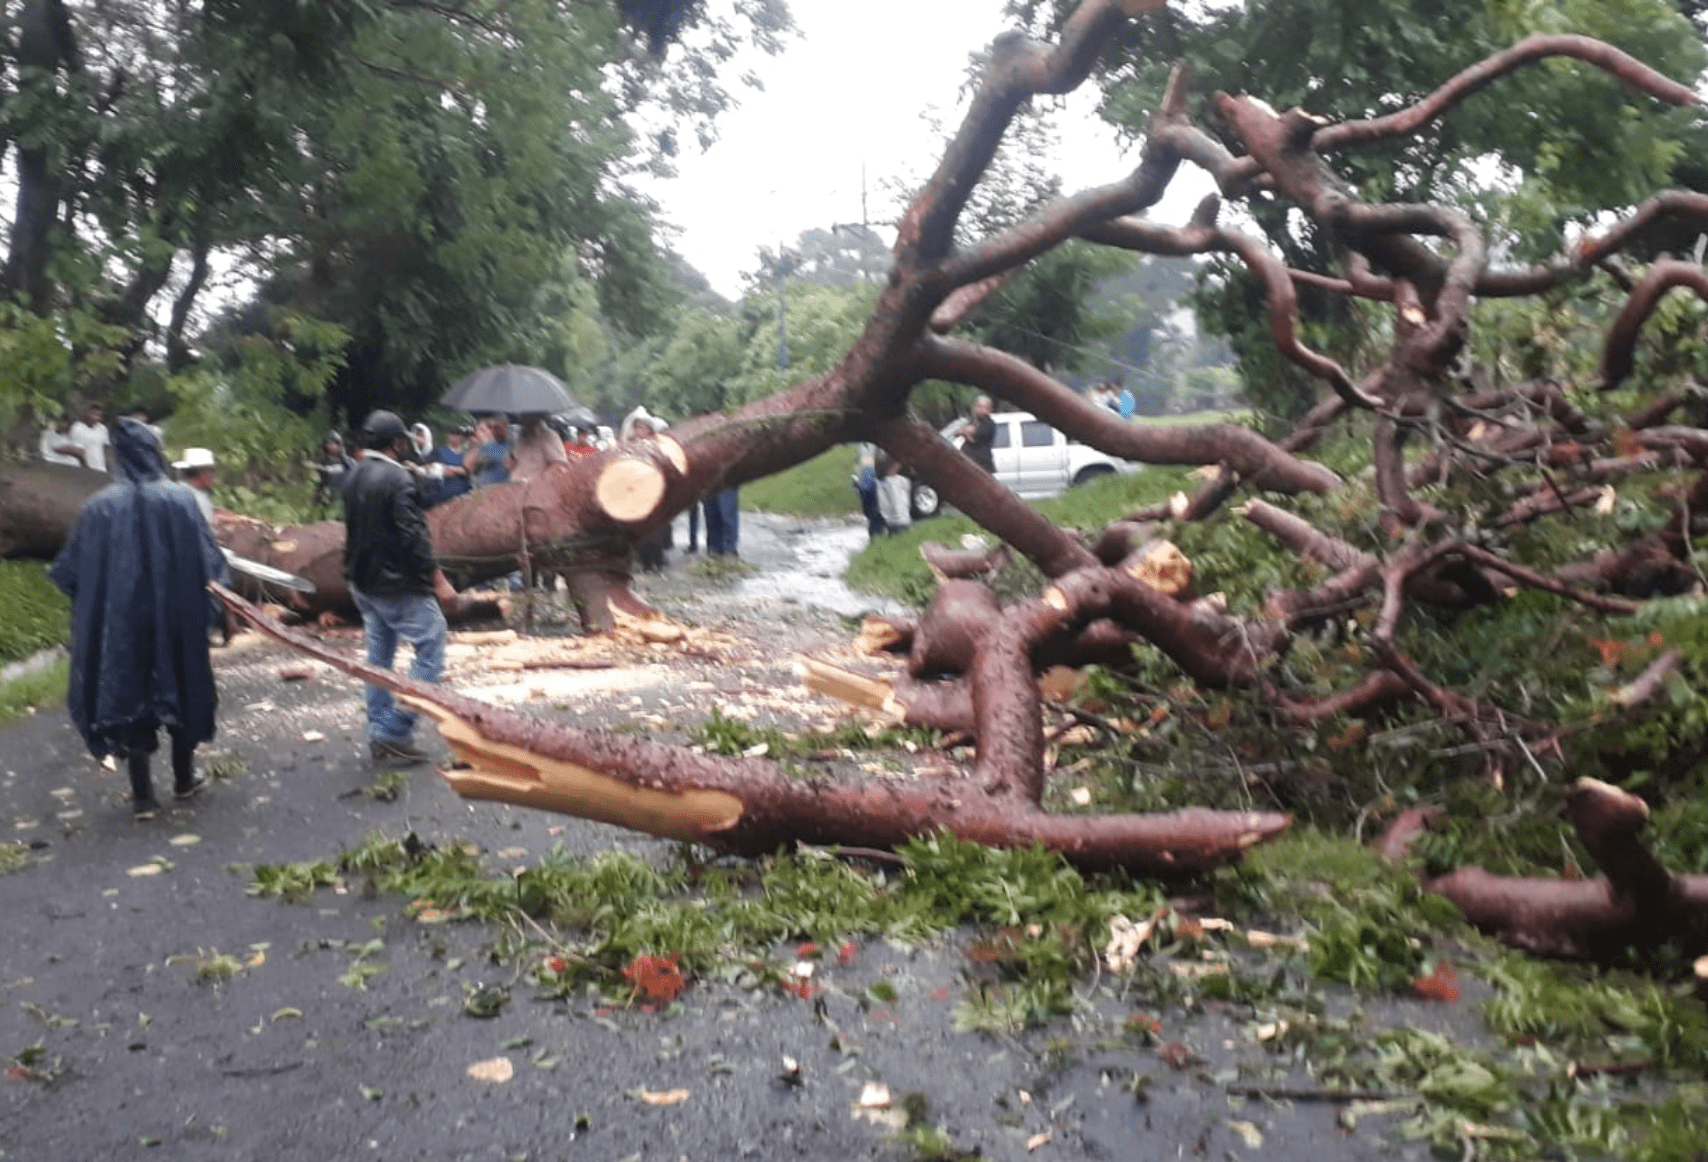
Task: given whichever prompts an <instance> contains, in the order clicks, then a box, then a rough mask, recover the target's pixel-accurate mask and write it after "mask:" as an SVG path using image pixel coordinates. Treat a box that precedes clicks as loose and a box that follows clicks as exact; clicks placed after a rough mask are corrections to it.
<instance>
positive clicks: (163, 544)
mask: <svg viewBox="0 0 1708 1162" xmlns="http://www.w3.org/2000/svg"><path fill="white" fill-rule="evenodd" d="M111 463H112V471H113V478H114V479H113V483H111V484H109V485H107V486H106V487H105V488H103V489H101V490H100V491H99V492H97V493H96V494H95V495H94V496H92V497H90V498H89V500H88V502H87V503H85V504H84V505H83V508H82V510H81V511H80V512H79V513H78V514H77V520H76V523H75V524H73V525H72V528H71V535H70V537H69V538H68V539H67V540H66V543H65V548H64V549H63V550H62V551H61V552H60V554H59V559H58V560H56V561H54V563H53V568H52V570H51V571H50V572H49V574H48V575H49V576H50V577H51V578H52V579H53V582H54V584H55V585H58V586H59V587H60V588H61V589H63V590H64V591H65V593H66V595H67V596H68V597H70V598H71V684H70V689H69V691H68V692H67V694H66V706H67V709H69V710H70V712H71V721H72V722H73V723H74V724H76V726H77V729H78V731H79V732H80V733H81V734H82V735H83V741H84V742H86V743H87V744H88V746H89V750H90V753H92V754H94V755H95V756H96V757H97V758H99V757H101V756H104V755H107V754H123V753H125V752H126V751H127V750H129V749H130V748H131V747H133V746H141V747H143V748H144V749H147V750H153V749H154V744H153V731H154V730H155V729H157V728H158V727H161V726H166V727H171V728H173V729H175V730H177V731H179V732H180V733H182V734H183V735H184V736H185V737H186V738H187V740H188V741H189V742H192V743H202V742H206V741H207V740H208V739H210V738H212V737H213V733H214V709H215V706H216V705H217V702H218V697H217V695H216V693H215V690H214V680H213V666H212V663H211V662H210V660H209V658H208V630H209V628H210V627H211V626H212V625H213V624H214V623H215V620H216V618H217V616H218V610H219V606H218V603H217V602H216V601H215V600H214V598H213V596H212V595H211V594H209V593H208V590H207V583H208V582H209V581H210V580H219V581H229V579H230V574H229V572H228V571H227V569H226V564H225V557H224V556H223V555H222V554H221V552H220V549H219V545H218V544H217V543H216V542H215V541H214V538H213V533H212V532H211V531H210V530H209V528H208V525H207V522H206V521H204V520H203V519H202V515H201V512H200V510H199V509H198V508H197V507H196V498H195V494H194V493H193V492H192V491H191V490H190V488H189V487H188V486H187V485H183V484H177V483H174V482H173V481H171V480H169V479H168V478H167V474H166V457H165V456H164V455H163V454H162V453H161V451H160V441H159V440H157V439H156V438H155V436H154V433H153V432H151V431H149V430H148V428H147V427H146V426H144V425H143V424H140V423H138V422H137V421H136V420H133V419H130V418H129V417H126V418H123V419H121V420H119V422H118V425H117V429H116V431H115V433H114V436H113V448H112V457H111Z"/></svg>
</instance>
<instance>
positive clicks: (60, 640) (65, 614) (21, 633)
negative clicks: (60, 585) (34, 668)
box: [0, 561, 71, 663]
mask: <svg viewBox="0 0 1708 1162" xmlns="http://www.w3.org/2000/svg"><path fill="white" fill-rule="evenodd" d="M0 609H4V610H5V611H6V617H5V620H4V621H3V622H0V663H4V662H15V661H17V660H18V659H20V658H27V657H29V656H30V655H31V654H33V653H35V652H36V651H37V650H44V649H47V648H48V647H50V646H57V645H62V644H64V643H65V641H66V639H67V638H69V637H70V636H71V603H70V602H68V601H67V600H66V599H65V595H64V594H63V593H61V592H60V591H59V590H58V589H56V588H54V584H53V582H52V581H49V580H48V579H47V567H46V566H45V565H43V564H42V563H41V562H39V561H0Z"/></svg>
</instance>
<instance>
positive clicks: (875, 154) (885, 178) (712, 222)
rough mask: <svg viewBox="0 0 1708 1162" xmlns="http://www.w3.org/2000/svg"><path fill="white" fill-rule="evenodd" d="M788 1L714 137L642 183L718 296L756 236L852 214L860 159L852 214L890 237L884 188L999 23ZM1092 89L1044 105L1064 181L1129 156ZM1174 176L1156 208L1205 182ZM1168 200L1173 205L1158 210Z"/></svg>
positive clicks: (905, 173) (980, 14) (955, 3)
mask: <svg viewBox="0 0 1708 1162" xmlns="http://www.w3.org/2000/svg"><path fill="white" fill-rule="evenodd" d="M790 6H791V8H792V9H793V12H794V17H795V23H796V25H797V27H798V28H799V29H800V32H801V35H800V37H799V38H794V39H791V40H790V41H789V42H788V45H787V48H786V49H785V51H784V52H783V53H782V54H781V55H780V56H777V57H767V58H762V59H761V60H760V61H759V63H757V64H756V65H755V66H754V71H755V72H756V73H757V74H758V75H759V76H760V77H761V79H762V80H763V81H764V84H765V89H764V90H763V91H760V92H754V91H751V90H740V99H741V106H740V107H739V108H737V109H735V110H732V111H730V112H728V113H725V114H724V115H723V116H722V117H721V118H720V119H719V121H718V132H719V134H720V139H719V141H718V142H717V143H716V144H714V145H713V146H712V148H711V149H710V150H709V151H708V152H706V153H703V154H702V153H699V152H698V151H697V146H696V147H692V148H693V152H688V151H685V152H684V154H683V155H682V156H679V157H678V158H677V171H678V174H677V176H676V177H675V178H674V179H671V180H669V181H656V182H646V183H643V185H642V188H643V189H645V190H646V191H647V192H648V193H650V194H651V195H652V196H653V197H654V198H656V199H657V200H658V201H659V203H660V204H661V206H662V207H663V211H664V217H665V219H666V221H668V222H669V223H671V224H673V225H675V226H676V227H678V228H679V229H680V231H681V232H680V234H679V235H678V236H677V237H676V239H675V242H674V246H675V249H676V250H677V252H678V253H680V254H681V255H682V256H683V257H684V258H686V259H687V260H688V261H689V262H690V263H691V264H692V265H693V266H695V267H696V268H697V269H699V270H700V272H701V273H703V274H704V275H705V276H706V277H707V279H709V280H710V281H711V284H712V286H713V288H714V289H715V290H717V291H718V292H719V293H720V294H723V295H725V296H726V297H729V298H737V297H739V296H740V294H741V292H742V289H743V282H742V277H741V276H742V273H743V272H747V271H752V270H754V269H755V268H756V267H757V266H758V262H757V258H756V256H757V252H758V250H759V248H761V247H768V248H775V247H777V246H778V245H779V244H788V243H793V242H794V241H795V239H796V238H797V237H798V236H799V234H800V232H801V231H802V230H805V229H809V228H812V227H826V226H830V225H832V224H834V223H857V222H860V221H862V220H863V219H862V210H861V181H862V167H864V180H865V187H866V218H865V219H864V220H866V221H868V222H869V223H870V224H871V225H872V226H873V227H874V228H875V229H877V230H878V232H879V236H880V237H882V238H883V239H884V242H885V244H886V245H887V244H888V243H890V242H892V241H893V240H894V231H893V229H891V228H890V226H889V223H890V222H891V221H893V219H894V217H895V215H896V213H897V210H898V208H899V206H898V203H897V200H896V198H895V197H894V195H892V194H891V193H890V192H889V188H890V187H893V186H894V184H895V182H896V181H897V180H898V179H906V181H907V184H908V185H910V186H911V185H917V184H918V183H919V182H920V181H922V180H923V179H924V178H925V177H926V176H928V175H929V174H930V172H931V170H932V169H933V167H934V166H935V164H936V161H937V158H938V157H939V156H940V154H941V152H942V146H943V143H944V141H946V140H947V138H948V136H949V135H950V134H951V133H952V132H953V130H954V127H955V126H956V125H958V124H959V121H960V115H961V112H962V106H961V103H960V95H959V94H960V89H961V85H962V82H963V79H964V77H965V75H966V67H967V60H968V57H969V56H970V54H972V53H973V52H975V51H977V50H980V49H982V48H984V47H985V46H987V45H988V44H989V43H990V42H991V41H992V40H993V39H995V38H996V36H997V35H998V34H1000V33H1001V32H1003V31H1005V30H1006V29H1007V28H1008V27H1009V25H1008V24H1007V23H1005V22H1004V21H1003V19H1002V16H1001V12H1002V0H861V2H860V3H849V2H848V0H790ZM1094 102H1095V94H1094V92H1093V91H1092V88H1091V86H1089V85H1087V86H1083V87H1082V89H1081V91H1080V92H1077V93H1075V94H1074V95H1073V97H1072V98H1070V106H1069V112H1068V113H1067V114H1064V115H1062V116H1060V117H1058V118H1057V124H1058V125H1059V126H1060V128H1061V130H1062V135H1061V136H1062V146H1061V148H1060V150H1059V151H1058V156H1057V157H1056V159H1055V160H1056V162H1057V165H1056V166H1055V167H1053V168H1055V169H1056V171H1057V172H1059V173H1060V174H1061V175H1062V177H1063V178H1064V179H1065V186H1064V188H1065V190H1066V191H1068V192H1072V191H1074V190H1077V189H1081V188H1084V187H1086V186H1089V185H1100V184H1103V183H1105V182H1108V181H1112V180H1114V179H1115V178H1117V177H1119V176H1121V175H1122V174H1124V173H1126V172H1128V171H1129V170H1130V169H1131V168H1132V167H1133V166H1134V165H1136V164H1137V162H1138V156H1139V151H1138V146H1137V145H1136V144H1135V145H1133V146H1130V147H1129V148H1128V150H1127V153H1126V154H1125V155H1123V153H1122V151H1121V147H1120V146H1119V145H1118V144H1117V143H1116V140H1115V136H1114V133H1113V131H1111V130H1110V129H1109V128H1108V127H1107V126H1106V125H1104V124H1103V122H1102V121H1100V120H1098V119H1097V117H1096V116H1095V114H1094V113H1093V112H1092V108H1093V106H1094ZM929 117H935V119H936V120H937V122H938V123H939V125H940V128H938V129H933V128H932V127H931V125H930V123H929V120H928V118H929ZM1186 177H1187V175H1186V173H1185V172H1184V170H1183V172H1182V174H1181V175H1180V177H1179V178H1177V179H1176V182H1175V187H1176V189H1179V190H1181V192H1180V196H1179V197H1178V198H1177V197H1176V189H1171V191H1170V197H1169V199H1168V200H1167V201H1166V202H1165V203H1164V205H1163V206H1159V207H1158V208H1157V211H1155V216H1157V217H1159V218H1160V219H1163V220H1168V221H1177V220H1180V219H1181V218H1183V217H1184V216H1185V214H1186V213H1187V212H1189V209H1190V206H1191V204H1192V203H1193V202H1194V201H1196V200H1197V198H1198V197H1199V196H1201V195H1202V193H1203V192H1204V190H1205V189H1207V188H1208V184H1207V183H1208V179H1207V178H1205V177H1204V175H1202V174H1194V175H1193V177H1195V178H1198V179H1201V180H1198V181H1185V180H1182V179H1185V178H1186ZM886 183H887V184H886ZM1183 187H1190V188H1189V189H1184V188H1183ZM1176 203H1178V204H1179V205H1180V206H1182V207H1184V208H1182V209H1179V210H1177V211H1175V212H1173V213H1170V212H1169V209H1170V207H1172V206H1174V205H1175V204H1176Z"/></svg>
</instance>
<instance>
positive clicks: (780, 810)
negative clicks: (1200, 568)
mask: <svg viewBox="0 0 1708 1162" xmlns="http://www.w3.org/2000/svg"><path fill="white" fill-rule="evenodd" d="M210 588H211V589H212V590H213V591H214V593H215V594H216V595H217V596H218V597H219V598H220V600H221V601H223V602H224V603H225V604H226V605H227V607H228V608H230V609H231V610H233V611H234V612H235V613H237V614H238V616H240V617H241V618H243V620H245V621H247V622H249V623H250V624H251V625H253V626H255V627H256V628H257V629H259V630H261V631H262V632H263V633H265V634H267V635H268V636H270V637H273V638H274V639H276V640H278V641H280V642H283V643H285V644H286V645H288V646H290V647H291V648H293V649H296V650H299V651H301V652H303V653H305V654H308V655H309V656H311V657H315V658H318V659H319V660H321V661H323V662H325V663H327V664H328V665H330V666H332V667H333V668H335V669H338V670H340V671H342V672H344V673H346V674H349V675H351V676H352V677H355V678H359V679H361V680H362V681H365V682H372V683H375V684H378V685H382V686H385V687H386V688H387V689H390V690H392V691H393V692H395V693H396V694H397V695H398V696H399V698H400V699H401V700H402V701H403V702H405V703H406V704H407V705H409V706H410V707H412V708H414V709H416V710H418V711H420V712H421V713H423V714H426V715H428V716H430V717H431V718H433V719H434V720H435V721H436V722H437V723H438V724H439V729H440V732H441V734H443V736H444V738H445V741H446V742H447V744H449V746H450V748H451V750H452V753H453V754H454V755H455V756H456V758H457V760H458V765H457V766H454V767H452V768H451V769H448V770H445V771H443V772H442V774H443V777H444V778H445V781H446V782H447V783H448V784H449V785H450V786H451V788H452V789H453V790H455V791H456V792H457V793H458V794H460V795H464V796H466V797H469V798H479V799H492V800H497V801H501V802H507V803H517V804H520V805H523V806H531V807H536V808H539V809H541V810H548V811H556V812H559V813H563V814H571V815H577V816H580V817H583V818H588V819H597V820H602V821H604V822H609V823H614V824H617V825H618V826H622V827H628V828H631V829H634V830H637V831H644V832H646V833H648V834H652V835H658V836H662V837H665V838H670V839H679V840H684V841H690V842H695V843H704V844H706V845H708V846H710V847H713V848H716V849H719V850H722V851H728V852H732V853H735V854H740V855H762V854H767V853H770V852H773V851H776V850H777V849H778V848H780V847H784V846H787V845H789V844H793V843H812V844H825V845H847V846H853V847H867V848H893V847H895V846H896V845H898V844H900V843H903V842H905V841H906V840H908V839H910V838H914V837H917V836H922V835H929V834H932V833H934V832H938V831H949V832H951V833H953V834H954V835H956V836H959V837H960V838H962V839H967V840H971V841H973V842H977V843H983V844H986V845H989V846H993V847H1013V846H1025V845H1029V844H1041V845H1043V846H1045V847H1048V848H1050V849H1052V850H1054V851H1058V852H1060V853H1061V854H1062V855H1063V856H1064V857H1065V858H1067V859H1068V860H1069V861H1071V862H1072V863H1074V864H1075V865H1077V866H1079V867H1083V868H1087V869H1098V868H1126V869H1129V870H1132V871H1134V872H1139V873H1145V874H1160V875H1169V874H1176V875H1179V874H1188V873H1192V872H1199V871H1206V870H1209V869H1211V868H1215V867H1218V866H1221V865H1223V864H1226V863H1229V862H1232V861H1234V860H1237V859H1239V858H1240V857H1241V856H1242V855H1243V854H1244V852H1245V851H1246V850H1247V849H1249V848H1251V847H1253V846H1255V845H1256V844H1259V843H1263V842H1266V841H1267V840H1270V839H1273V838H1274V837H1275V836H1277V835H1279V834H1281V833H1282V832H1283V831H1285V830H1286V828H1287V827H1288V825H1289V824H1290V823H1291V817H1290V816H1288V815H1283V814H1279V813H1274V812H1256V811H1210V810H1197V809H1189V810H1184V811H1175V812H1171V813H1168V814H1160V815H1085V816H1080V815H1053V814H1051V813H1049V812H1046V811H1044V810H1043V809H1042V807H1041V806H1040V804H1039V801H1038V798H1037V797H1036V796H1029V795H1026V794H1023V793H1019V790H1018V789H1020V788H1024V787H1026V786H1028V785H1030V786H1034V787H1038V786H1041V781H1042V780H1041V772H1039V771H1032V772H1020V771H1006V772H1002V773H1003V775H1004V776H1006V777H1005V778H1003V779H1000V780H996V781H995V782H994V783H987V785H985V786H981V781H980V780H973V779H964V780H959V781H951V782H948V783H945V782H944V781H942V780H930V781H925V780H910V779H876V778H873V779H866V778H837V779H802V778H799V777H795V776H792V775H790V774H787V773H785V772H784V771H783V770H782V769H781V768H780V767H778V766H777V764H775V763H771V762H767V761H765V760H762V759H737V758H726V757H720V756H714V755H706V754H696V753H694V752H692V751H689V750H687V749H685V748H681V747H673V746H667V745H664V744H662V743H657V742H653V741H651V740H648V739H644V738H636V737H633V736H631V735H625V734H618V733H615V732H612V731H604V730H578V729H575V728H571V727H567V726H562V725H558V724H555V723H549V722H545V721H542V720H540V719H536V718H532V717H530V716H527V715H523V714H518V713H516V712H514V711H510V710H506V709H503V708H500V707H496V706H491V705H488V704H486V703H483V702H479V701H477V700H475V699H472V698H468V697H465V696H463V695H459V694H455V693H452V692H451V691H448V690H446V689H444V688H443V687H440V686H435V685H430V684H427V683H422V682H415V681H412V680H411V679H409V678H407V677H404V676H402V675H399V674H396V673H393V672H392V671H390V670H382V669H379V668H377V667H374V666H370V665H368V664H367V663H365V662H362V661H359V660H357V659H356V658H353V657H349V656H346V655H344V654H341V653H339V652H337V651H334V650H331V649H328V648H327V647H326V646H324V645H322V644H321V643H320V642H318V641H316V640H314V639H313V638H311V637H309V636H308V635H307V634H304V633H301V632H299V631H296V630H292V629H288V628H286V627H285V626H283V625H280V624H279V623H278V622H276V621H273V620H272V619H271V618H269V617H267V616H266V615H265V614H264V613H262V611H261V610H259V609H257V608H256V607H255V606H253V605H251V604H250V603H249V602H247V601H245V600H243V598H241V597H239V596H238V595H237V594H235V593H233V592H232V591H231V590H229V589H226V588H225V587H224V586H220V585H217V584H215V585H213V586H210Z"/></svg>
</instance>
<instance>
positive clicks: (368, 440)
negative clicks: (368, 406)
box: [362, 408, 409, 448]
mask: <svg viewBox="0 0 1708 1162" xmlns="http://www.w3.org/2000/svg"><path fill="white" fill-rule="evenodd" d="M408 438H409V429H408V428H406V427H404V426H403V421H402V420H400V419H399V418H398V416H397V413H396V412H388V411H386V410H384V409H383V408H382V409H379V410H377V411H372V412H369V413H368V418H367V419H366V420H365V421H363V423H362V442H363V443H365V444H366V445H367V446H368V447H370V448H383V447H385V446H386V445H387V444H389V443H391V442H392V441H393V440H405V439H408Z"/></svg>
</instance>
